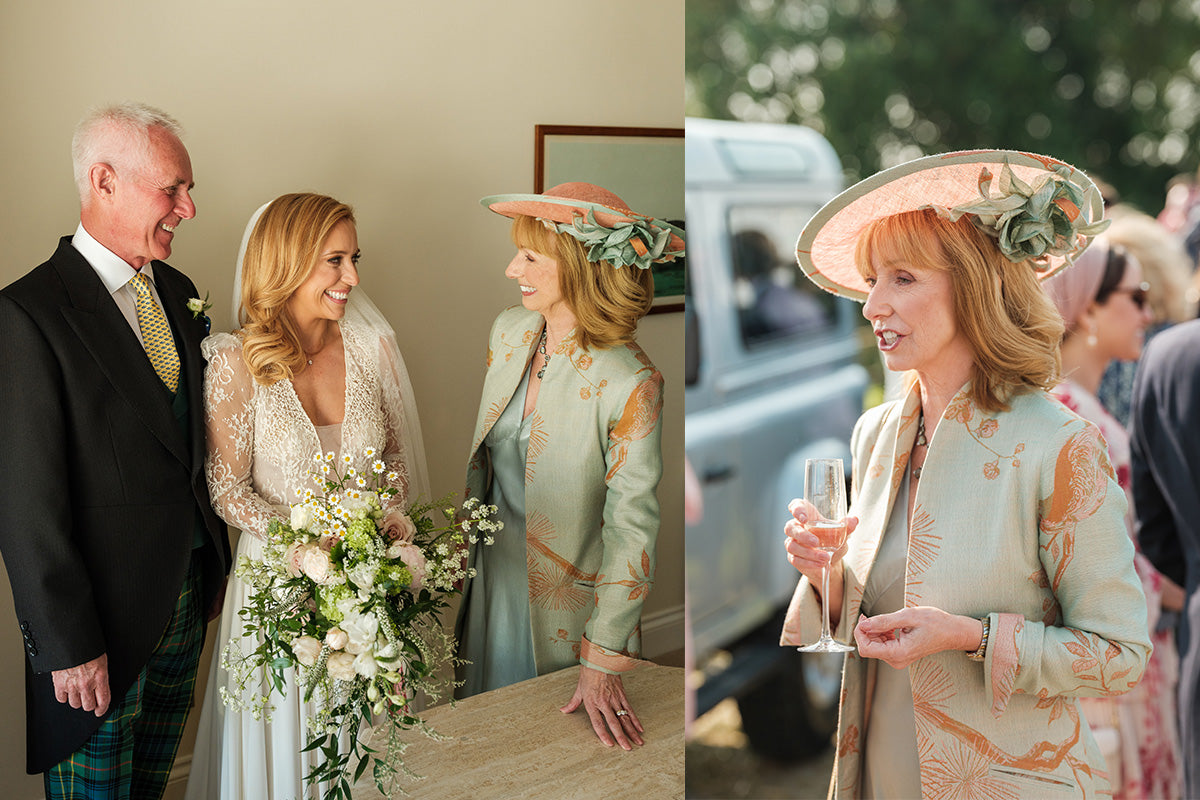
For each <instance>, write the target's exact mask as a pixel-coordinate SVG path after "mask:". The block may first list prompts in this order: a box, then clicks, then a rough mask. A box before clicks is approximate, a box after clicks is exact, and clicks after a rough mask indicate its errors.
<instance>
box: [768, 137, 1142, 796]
mask: <svg viewBox="0 0 1200 800" xmlns="http://www.w3.org/2000/svg"><path fill="white" fill-rule="evenodd" d="M1101 213H1102V206H1101V202H1100V198H1099V193H1098V192H1096V191H1095V188H1094V187H1093V186H1092V184H1091V182H1090V181H1089V180H1088V179H1087V178H1086V177H1085V176H1083V175H1082V174H1081V173H1079V172H1077V171H1076V170H1074V169H1072V168H1071V167H1070V166H1068V165H1066V164H1063V163H1061V162H1059V161H1057V160H1055V159H1052V158H1047V157H1044V156H1033V155H1030V154H1025V153H1018V152H1013V151H976V152H971V153H951V154H944V155H940V156H930V157H927V158H923V159H918V160H916V161H913V162H909V163H907V164H903V165H900V166H898V167H894V168H892V169H890V170H886V171H884V172H881V173H879V174H877V175H875V176H873V177H871V178H868V179H867V180H865V181H863V182H861V183H859V184H857V185H856V186H854V187H851V188H850V189H848V190H846V191H845V192H843V193H842V194H841V195H839V196H838V197H837V198H835V199H834V200H833V201H831V202H830V203H829V204H828V205H827V206H826V207H825V208H823V209H822V210H821V211H820V212H818V214H817V215H816V216H815V217H814V218H813V220H812V221H811V222H810V223H809V224H808V226H807V227H806V228H805V230H804V232H803V233H802V234H801V236H800V241H799V243H798V246H797V254H798V258H799V261H800V265H801V268H802V269H803V270H804V271H805V273H806V274H807V275H808V276H809V278H811V279H812V280H813V281H814V282H815V283H817V284H818V285H820V286H822V287H823V288H825V289H827V290H829V291H832V292H834V293H836V294H840V295H842V296H845V297H850V298H852V299H855V300H858V301H861V302H864V303H865V305H864V308H863V315H864V316H865V317H866V318H867V319H868V320H869V321H870V322H871V325H872V329H873V331H874V333H875V337H876V341H877V344H878V347H879V350H880V351H881V353H882V355H883V358H884V361H885V363H886V365H887V367H888V368H889V369H891V370H895V371H904V372H906V373H907V374H906V378H907V381H906V385H907V387H908V388H907V391H906V393H905V394H904V396H903V397H901V398H900V399H899V400H896V401H893V402H890V403H885V404H884V405H882V406H879V407H877V408H874V409H871V410H870V411H868V412H867V413H865V414H864V415H863V417H862V418H861V419H860V420H859V422H858V424H857V425H856V427H855V430H854V434H853V437H852V441H851V448H852V453H853V455H854V463H853V469H852V487H853V492H852V498H851V509H850V512H851V516H849V517H848V518H847V527H848V529H849V532H850V535H849V537H848V539H847V541H846V544H845V546H844V547H843V548H842V549H841V550H839V551H838V552H835V553H834V554H833V555H832V557H831V556H830V555H829V554H827V553H826V552H824V551H822V550H820V549H818V547H817V544H818V540H817V537H816V535H815V534H814V533H813V532H812V531H811V530H810V529H809V527H808V526H809V525H810V524H811V523H812V522H815V521H816V520H815V519H811V518H810V517H811V514H810V510H811V507H810V506H808V505H807V504H806V503H805V502H803V501H795V502H793V503H792V505H791V508H792V513H793V516H794V519H793V520H792V521H789V522H788V524H787V526H786V534H787V540H786V547H787V557H788V559H789V561H790V562H791V563H792V564H793V565H794V566H795V567H796V569H797V570H799V571H800V572H801V573H802V574H803V576H804V577H803V579H802V580H801V581H800V585H799V587H798V588H797V590H796V594H795V596H794V598H793V600H792V604H791V607H790V608H789V610H788V615H787V619H786V622H785V625H784V630H783V634H782V643H783V644H786V645H797V646H799V645H804V644H807V643H810V642H812V641H813V640H814V639H815V638H816V635H817V631H818V626H819V624H820V623H819V618H820V616H821V614H822V613H823V611H824V610H825V609H826V608H827V609H828V612H829V614H830V617H831V621H832V624H833V626H834V638H836V639H840V640H842V641H847V640H849V639H850V638H851V637H852V638H853V640H854V644H855V646H856V651H854V652H851V653H849V654H848V655H847V658H846V663H845V667H844V672H843V689H842V707H841V713H840V715H839V722H838V739H837V757H836V762H835V768H834V775H833V786H832V789H833V792H834V794H835V795H836V796H838V797H935V796H944V795H953V794H956V793H960V792H964V791H968V790H969V791H972V792H974V793H975V794H976V795H977V796H984V797H1012V798H1018V797H1032V796H1037V797H1043V796H1047V795H1055V796H1058V795H1059V794H1061V795H1062V796H1077V797H1093V796H1095V795H1097V794H1106V793H1108V792H1109V786H1108V780H1107V777H1106V775H1105V764H1104V760H1103V758H1102V757H1101V755H1100V752H1099V750H1098V748H1097V746H1096V743H1095V741H1094V740H1093V738H1092V736H1091V734H1090V732H1089V730H1088V727H1087V722H1086V721H1085V720H1084V718H1083V716H1082V714H1081V712H1080V708H1079V703H1078V701H1077V698H1078V697H1081V696H1104V695H1113V694H1119V693H1122V692H1125V691H1128V690H1129V689H1130V688H1131V687H1132V686H1133V685H1135V684H1136V683H1137V681H1138V678H1139V677H1140V676H1141V673H1142V670H1143V668H1144V667H1145V664H1146V660H1147V658H1148V656H1149V653H1150V643H1149V636H1148V632H1147V629H1146V607H1145V597H1144V595H1143V594H1142V590H1141V586H1140V583H1139V581H1138V578H1137V575H1136V573H1135V572H1134V569H1133V546H1132V543H1131V542H1130V540H1129V537H1128V536H1127V535H1126V533H1125V529H1124V522H1123V516H1124V513H1125V509H1126V501H1125V496H1124V494H1123V492H1122V491H1121V489H1120V487H1119V486H1118V485H1117V483H1116V481H1115V480H1114V476H1113V473H1112V470H1111V468H1110V467H1109V464H1108V459H1107V457H1106V455H1105V452H1104V445H1103V442H1102V441H1101V439H1100V436H1099V434H1098V432H1097V430H1096V428H1095V427H1094V426H1092V425H1090V424H1089V423H1086V422H1084V421H1083V420H1082V419H1080V418H1079V417H1078V416H1076V415H1075V414H1073V413H1072V412H1070V411H1068V410H1067V409H1066V408H1065V407H1063V406H1062V405H1061V404H1060V403H1058V402H1056V401H1054V400H1053V399H1052V398H1050V397H1049V395H1047V394H1046V391H1045V390H1046V388H1047V387H1049V386H1052V385H1053V384H1054V383H1056V382H1057V380H1058V372H1059V358H1058V342H1059V340H1060V338H1061V336H1062V329H1063V328H1062V322H1061V319H1060V318H1059V316H1058V314H1057V312H1056V311H1055V309H1054V306H1053V305H1052V304H1051V303H1050V301H1049V299H1048V298H1047V296H1046V294H1045V293H1044V292H1043V290H1042V288H1041V286H1040V285H1039V283H1038V279H1039V278H1042V277H1047V276H1048V275H1050V274H1053V273H1054V272H1056V271H1058V270H1060V269H1062V268H1064V267H1067V266H1068V265H1069V264H1070V262H1071V260H1072V259H1073V258H1074V257H1075V256H1076V255H1078V253H1079V252H1080V251H1082V250H1083V248H1084V247H1086V246H1087V243H1088V242H1089V241H1090V238H1089V237H1091V236H1093V235H1094V234H1095V233H1097V232H1099V230H1101V229H1102V228H1103V225H1104V223H1103V222H1102V221H1100V216H1101ZM827 566H828V567H829V589H828V592H827V594H826V595H822V594H821V593H820V592H819V591H818V590H817V589H815V588H814V587H816V586H817V585H818V584H817V581H819V580H820V579H821V571H822V569H823V568H825V567H827Z"/></svg>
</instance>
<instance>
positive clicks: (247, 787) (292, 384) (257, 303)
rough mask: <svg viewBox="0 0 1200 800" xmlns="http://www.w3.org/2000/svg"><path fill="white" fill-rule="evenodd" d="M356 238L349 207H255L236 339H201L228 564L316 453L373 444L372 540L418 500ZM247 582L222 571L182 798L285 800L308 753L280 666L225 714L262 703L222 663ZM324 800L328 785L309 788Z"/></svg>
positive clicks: (400, 409) (393, 356)
mask: <svg viewBox="0 0 1200 800" xmlns="http://www.w3.org/2000/svg"><path fill="white" fill-rule="evenodd" d="M359 257H360V252H359V248H358V234H357V230H356V228H355V221H354V213H353V211H352V210H351V208H350V207H349V206H347V205H346V204H344V203H340V202H338V201H337V200H334V199H333V198H331V197H325V196H323V195H317V194H287V195H283V196H282V197H279V198H277V199H276V200H274V201H272V202H271V203H268V204H267V205H265V206H263V207H262V208H260V209H259V210H258V211H257V212H256V213H255V215H254V216H253V217H252V218H251V220H250V222H249V224H248V225H247V228H246V234H245V235H244V237H243V241H242V249H241V253H240V254H239V257H238V269H237V272H238V275H237V277H236V278H235V286H236V287H237V288H236V289H235V307H237V308H238V309H239V311H238V320H239V323H240V326H241V327H240V328H239V329H238V330H236V331H234V332H233V333H218V334H214V335H213V336H210V337H209V338H208V339H206V340H205V341H204V345H203V349H204V356H205V358H206V359H207V360H208V368H207V370H206V372H205V379H204V393H205V394H204V396H205V420H206V424H207V431H208V458H207V462H206V470H207V477H208V485H209V490H210V493H211V494H212V499H213V505H214V506H215V508H216V510H217V513H218V514H219V515H220V516H221V518H222V519H223V520H225V522H227V523H228V524H229V525H231V526H233V527H235V528H237V529H238V530H240V531H241V536H240V538H239V540H238V545H237V554H238V558H239V560H240V559H241V558H243V557H244V558H248V559H251V560H261V559H262V556H263V542H264V539H265V537H266V535H267V530H268V527H269V525H270V523H271V521H272V520H276V519H278V520H280V521H287V519H288V514H289V507H290V504H291V503H295V502H298V501H299V500H300V499H302V494H303V491H304V489H306V488H311V486H312V477H311V475H310V474H309V470H310V468H311V465H312V464H313V463H314V460H315V459H316V457H317V456H318V455H321V454H326V453H330V452H332V453H334V454H335V457H338V458H340V457H341V456H343V455H348V456H351V457H352V458H357V457H359V456H361V454H362V453H363V452H364V451H365V450H367V448H373V449H374V450H375V451H376V452H377V453H379V454H380V455H381V457H382V460H383V461H384V462H385V463H386V464H387V467H388V472H389V473H394V475H395V477H394V480H392V481H390V485H392V486H393V487H394V488H395V489H397V490H398V491H397V494H396V495H395V496H394V497H393V498H392V499H391V500H390V501H389V503H388V505H387V506H385V509H384V510H385V512H387V517H386V518H385V526H384V530H385V532H387V531H388V530H389V529H391V533H393V534H395V535H399V526H400V519H401V515H402V512H403V509H404V508H405V507H406V506H407V505H408V503H409V502H410V501H411V500H412V499H414V498H416V497H420V496H426V497H427V496H428V491H429V490H428V482H427V477H426V468H425V454H424V448H423V446H422V442H421V434H420V426H419V423H418V420H417V411H416V404H415V400H414V398H413V393H412V386H411V384H410V382H409V380H408V373H407V370H406V368H405V365H404V359H403V358H402V357H401V355H400V351H399V348H398V347H397V346H396V341H395V334H394V333H393V332H392V329H391V327H390V326H389V325H388V324H387V321H386V320H385V319H384V318H383V316H382V315H381V314H380V313H379V311H378V310H377V309H376V308H375V307H374V306H373V305H372V304H371V301H370V300H369V299H367V298H366V296H365V295H364V294H363V292H362V289H360V288H358V286H359V275H358V261H359ZM249 596H250V587H249V585H248V584H247V583H246V582H245V581H244V580H242V579H241V578H239V577H237V576H236V575H235V576H232V577H231V578H230V580H229V588H228V592H227V596H226V602H225V609H224V612H223V614H222V617H221V625H220V631H219V634H218V636H217V643H216V649H215V653H216V655H215V657H214V659H213V666H212V671H211V673H210V677H209V683H208V691H207V696H206V697H205V699H204V702H203V709H202V712H201V717H200V728H199V732H198V734H197V741H196V751H195V756H194V759H193V762H192V770H191V777H190V779H189V782H188V792H187V797H188V798H195V799H196V800H200V799H201V798H203V799H204V800H209V798H218V797H219V798H226V799H227V800H235V798H249V797H254V798H296V797H302V796H305V785H304V778H305V776H306V775H308V773H309V772H310V771H311V770H312V769H313V767H314V766H316V762H317V760H318V759H319V757H320V756H319V753H302V752H301V750H302V749H303V748H304V747H305V745H306V744H307V743H308V741H309V734H308V731H307V730H306V720H307V718H308V717H309V716H310V715H311V710H310V709H309V706H311V702H304V701H302V699H301V697H300V693H299V692H298V691H297V687H296V681H295V676H294V674H292V672H291V670H288V673H287V680H286V687H285V696H284V697H283V698H279V697H278V696H275V697H272V698H271V702H272V704H273V706H274V709H273V711H272V712H271V714H270V719H269V720H267V719H263V718H261V717H260V718H257V719H256V718H255V715H254V714H252V713H251V712H250V711H248V710H237V709H235V708H230V707H226V705H225V704H224V703H223V702H222V695H225V694H228V693H233V694H234V695H235V696H236V695H241V697H242V699H243V701H245V702H246V703H247V704H251V703H252V702H253V700H254V699H255V698H256V697H257V698H259V699H260V700H261V698H262V697H264V696H269V695H270V694H271V688H270V686H271V685H270V680H269V677H268V676H267V675H266V674H265V672H264V673H263V674H262V676H261V683H260V684H259V685H252V686H241V685H238V684H237V683H236V682H235V681H233V680H232V679H231V678H230V676H229V674H228V673H227V672H226V671H225V669H224V668H223V666H222V662H223V661H224V660H225V659H229V658H233V659H237V658H238V657H239V655H240V656H242V657H244V655H245V654H246V652H245V651H246V648H250V647H252V646H253V645H251V644H250V642H249V641H248V640H246V639H244V638H243V637H242V620H241V617H240V616H239V611H240V610H241V609H242V608H243V607H244V606H245V605H246V604H247V602H248V600H249ZM316 788H317V791H319V792H322V793H323V792H324V791H325V790H326V789H327V787H324V786H318V787H316Z"/></svg>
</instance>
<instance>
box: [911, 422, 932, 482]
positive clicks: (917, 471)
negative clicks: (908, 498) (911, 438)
mask: <svg viewBox="0 0 1200 800" xmlns="http://www.w3.org/2000/svg"><path fill="white" fill-rule="evenodd" d="M927 444H929V440H928V439H926V438H925V415H924V414H922V415H921V416H920V417H919V418H918V419H917V447H925V446H926V445H927ZM924 468H925V465H924V464H921V466H919V467H913V471H912V476H913V478H915V479H917V480H920V479H921V470H923V469H924Z"/></svg>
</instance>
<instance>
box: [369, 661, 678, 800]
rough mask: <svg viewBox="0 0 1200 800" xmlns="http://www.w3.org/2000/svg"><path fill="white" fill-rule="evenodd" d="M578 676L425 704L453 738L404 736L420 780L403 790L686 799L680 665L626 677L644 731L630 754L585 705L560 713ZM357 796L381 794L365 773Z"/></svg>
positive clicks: (501, 798) (432, 799)
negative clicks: (599, 734) (597, 726)
mask: <svg viewBox="0 0 1200 800" xmlns="http://www.w3.org/2000/svg"><path fill="white" fill-rule="evenodd" d="M578 675H579V670H578V669H577V668H575V667H570V668H568V669H564V670H560V671H558V672H552V673H550V674H548V675H541V676H538V677H537V678H533V679H532V680H528V681H523V682H522V683H518V684H514V685H512V686H506V687H504V688H501V689H496V690H494V691H491V692H486V693H484V694H481V695H476V696H475V697H470V698H467V699H466V700H461V701H458V702H457V703H455V704H454V705H453V706H451V705H449V704H446V705H441V706H437V707H434V708H431V709H428V710H427V711H425V712H424V713H423V714H422V717H423V718H424V719H425V720H426V721H427V722H428V723H429V725H430V726H431V727H432V728H433V729H434V730H435V731H436V732H437V733H439V734H441V735H442V736H445V737H447V738H446V740H445V741H437V740H433V739H429V738H426V737H425V736H422V735H421V734H419V733H416V732H408V733H406V734H405V735H404V738H405V740H406V741H408V742H409V746H408V748H407V749H406V750H405V751H404V763H405V764H406V765H407V766H408V768H409V769H411V770H412V771H413V772H415V773H416V774H417V775H419V776H421V778H420V779H411V778H410V779H407V780H404V781H403V787H404V789H405V790H406V791H407V792H408V793H409V794H410V795H411V796H413V797H420V798H422V800H505V798H514V800H515V798H522V800H525V799H528V800H538V799H539V798H545V799H546V800H572V798H579V800H585V799H587V800H590V799H591V798H598V797H609V796H615V797H645V798H651V797H653V798H663V800H670V798H682V797H683V785H684V783H683V781H684V773H683V760H684V746H683V690H684V677H683V675H684V671H683V670H682V669H679V668H677V667H663V666H659V665H657V664H651V663H645V664H643V665H641V666H639V667H637V668H636V669H634V670H633V671H632V672H628V673H625V675H624V676H623V683H624V686H625V694H626V697H628V698H629V703H630V706H631V707H632V708H633V710H634V712H635V713H637V715H638V719H640V720H641V722H642V726H643V727H644V728H645V731H646V732H645V733H644V734H643V738H644V739H645V742H646V743H645V745H644V746H642V747H637V746H635V747H634V749H633V750H632V751H631V752H626V751H624V750H622V749H621V748H620V747H618V746H615V745H614V746H613V747H605V746H604V745H603V744H601V743H600V740H599V739H597V738H596V734H595V732H594V731H593V730H592V726H591V722H590V721H589V719H588V716H587V713H586V712H585V711H584V710H583V708H580V709H578V710H577V711H576V712H575V713H574V714H563V713H561V712H560V711H559V710H558V709H559V706H562V705H564V704H565V703H566V702H567V701H568V700H570V699H571V696H572V695H573V694H574V692H575V685H576V683H577V681H578ZM354 797H355V800H380V798H381V797H382V795H381V794H380V793H379V790H378V789H377V788H376V787H375V784H374V782H373V781H372V779H371V777H370V774H369V773H368V774H366V775H364V776H363V778H362V780H360V781H359V782H358V783H356V784H355V788H354Z"/></svg>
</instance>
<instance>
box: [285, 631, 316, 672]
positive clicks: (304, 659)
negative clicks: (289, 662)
mask: <svg viewBox="0 0 1200 800" xmlns="http://www.w3.org/2000/svg"><path fill="white" fill-rule="evenodd" d="M292 653H294V654H295V656H296V660H297V661H299V662H300V665H301V666H304V667H311V666H312V665H313V664H315V663H317V657H318V656H319V655H321V643H320V642H318V641H317V640H316V639H314V638H313V637H311V636H299V637H297V638H296V640H295V641H293V642H292Z"/></svg>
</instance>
